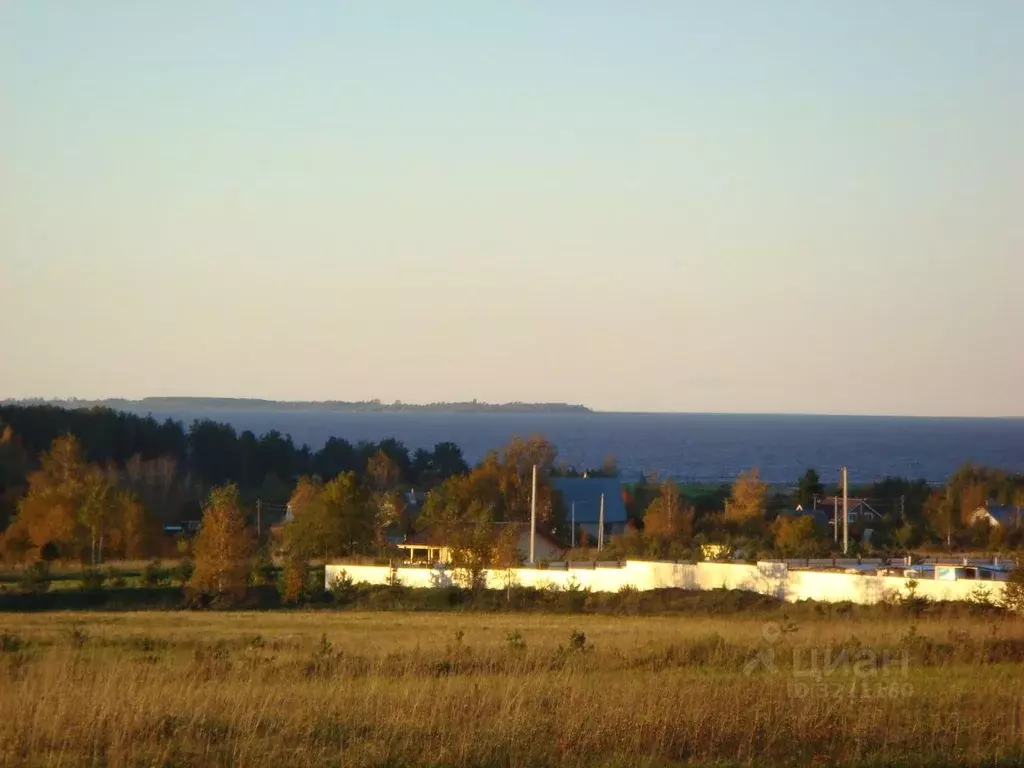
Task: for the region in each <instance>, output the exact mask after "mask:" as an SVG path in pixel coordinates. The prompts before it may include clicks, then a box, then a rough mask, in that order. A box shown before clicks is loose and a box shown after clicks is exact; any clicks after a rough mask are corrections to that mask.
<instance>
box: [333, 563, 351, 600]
mask: <svg viewBox="0 0 1024 768" xmlns="http://www.w3.org/2000/svg"><path fill="white" fill-rule="evenodd" d="M330 593H331V599H332V600H333V601H334V602H335V603H337V604H338V605H349V604H350V603H352V602H353V601H354V600H355V599H356V585H355V583H354V582H353V581H352V577H351V576H349V575H348V571H346V570H344V569H342V570H341V572H339V573H338V575H337V576H335V577H334V578H333V579H332V580H331V588H330Z"/></svg>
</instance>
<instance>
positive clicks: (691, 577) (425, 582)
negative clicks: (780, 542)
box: [326, 560, 1005, 604]
mask: <svg viewBox="0 0 1024 768" xmlns="http://www.w3.org/2000/svg"><path fill="white" fill-rule="evenodd" d="M342 571H345V572H346V573H348V575H349V576H351V577H352V580H353V581H355V582H357V583H359V582H365V583H369V584H387V583H388V581H389V580H390V578H391V569H390V568H388V567H387V566H380V565H328V566H327V568H326V572H327V573H326V580H327V586H328V587H329V586H330V584H331V582H332V581H334V579H335V578H336V577H337V576H338V575H339V574H340V573H341V572H342ZM396 573H397V576H398V579H399V581H400V582H401V583H402V584H403V585H404V586H407V587H423V588H429V587H444V586H450V585H452V584H454V583H456V582H455V580H454V578H453V574H452V572H451V571H450V570H445V569H444V568H418V567H408V568H406V567H401V568H398V569H397V571H396ZM486 578H487V586H488V587H490V588H492V589H503V588H505V587H506V586H507V585H508V583H509V580H511V582H512V584H513V585H516V586H524V587H539V588H559V589H565V588H566V587H567V586H570V585H571V584H573V583H575V584H578V585H579V586H581V587H588V588H590V589H591V590H592V591H594V592H617V591H618V590H619V589H621V588H622V587H624V586H630V587H633V588H635V589H638V590H651V589H662V588H666V587H675V588H680V589H698V590H710V589H722V588H724V589H740V590H744V591H747V592H759V593H761V594H764V595H772V596H774V597H777V598H779V599H781V600H788V601H789V602H796V601H798V600H818V601H822V602H842V601H849V602H853V603H864V604H870V603H876V602H878V601H879V600H881V599H882V598H883V597H884V596H885V595H886V594H887V593H898V594H901V595H906V594H908V592H909V587H908V586H907V585H908V582H907V580H906V579H902V578H899V577H895V576H878V575H875V574H870V573H868V574H851V573H834V572H828V571H811V570H790V569H789V568H788V567H787V566H786V564H785V563H779V562H764V563H758V564H757V565H746V564H742V563H664V562H651V561H642V560H629V561H627V562H626V563H625V564H624V565H623V566H621V567H618V568H615V567H610V568H571V569H561V568H513V569H510V570H499V571H490V572H488V573H487V574H486ZM1004 586H1005V584H1004V582H998V581H977V580H974V579H962V580H960V581H935V580H933V579H920V580H918V581H917V586H916V588H915V589H916V594H917V595H919V596H920V597H927V598H929V599H932V600H966V599H968V598H970V597H972V595H974V594H975V593H976V591H977V590H985V591H986V592H987V594H988V595H989V597H990V599H992V600H998V599H999V598H1000V597H1001V596H1002V593H1003V589H1004Z"/></svg>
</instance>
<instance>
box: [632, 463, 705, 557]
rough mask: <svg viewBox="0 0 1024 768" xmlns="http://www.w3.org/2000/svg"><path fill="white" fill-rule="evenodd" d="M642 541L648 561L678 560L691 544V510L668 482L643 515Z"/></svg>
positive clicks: (662, 486) (676, 489) (676, 487)
mask: <svg viewBox="0 0 1024 768" xmlns="http://www.w3.org/2000/svg"><path fill="white" fill-rule="evenodd" d="M644 539H645V542H644V543H645V550H646V553H647V554H648V556H651V557H673V558H678V557H681V556H682V555H683V552H684V550H685V549H686V548H687V547H689V546H690V545H691V544H692V543H693V509H692V508H691V507H690V505H689V503H688V502H687V501H686V499H685V498H684V497H683V495H682V494H681V493H680V492H679V486H678V485H676V484H675V483H674V482H672V481H671V480H665V481H664V482H663V483H662V484H661V487H660V488H659V492H658V498H656V499H655V500H654V501H652V502H651V504H650V506H648V507H647V511H646V512H645V513H644Z"/></svg>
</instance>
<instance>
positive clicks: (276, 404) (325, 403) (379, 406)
mask: <svg viewBox="0 0 1024 768" xmlns="http://www.w3.org/2000/svg"><path fill="white" fill-rule="evenodd" d="M5 402H9V403H13V402H17V403H18V404H20V405H57V406H61V407H64V408H96V407H101V408H112V409H114V410H119V411H124V410H131V411H139V410H141V411H146V410H153V411H158V412H159V411H188V412H194V411H218V412H224V411H307V412H317V413H383V412H417V413H496V412H503V413H592V411H591V409H590V408H587V407H586V406H585V405H570V404H569V403H522V402H512V403H484V402H480V401H478V400H470V401H468V402H451V403H446V402H441V403H425V404H421V403H403V402H401V401H400V400H396V401H394V402H392V403H384V402H381V401H380V400H360V401H354V402H349V401H345V400H295V401H291V400H264V399H260V398H251V397H144V398H142V399H140V400H127V399H123V398H110V399H105V400H80V399H77V398H70V399H67V400H46V399H41V398H40V399H30V400H18V401H5Z"/></svg>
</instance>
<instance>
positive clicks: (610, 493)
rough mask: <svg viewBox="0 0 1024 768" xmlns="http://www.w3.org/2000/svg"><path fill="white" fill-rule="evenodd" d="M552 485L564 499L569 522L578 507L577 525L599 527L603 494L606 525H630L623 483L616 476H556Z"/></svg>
mask: <svg viewBox="0 0 1024 768" xmlns="http://www.w3.org/2000/svg"><path fill="white" fill-rule="evenodd" d="M551 485H552V487H553V488H554V489H555V490H556V491H558V493H559V494H561V496H562V507H563V511H564V512H565V518H566V520H568V519H569V510H570V509H571V508H572V505H573V504H575V505H576V523H577V524H580V523H583V524H596V523H597V522H598V519H599V517H600V511H601V494H604V521H605V523H606V524H614V523H624V522H626V504H625V502H624V501H623V500H622V483H621V482H619V481H618V480H617V479H616V478H614V477H553V478H551Z"/></svg>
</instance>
